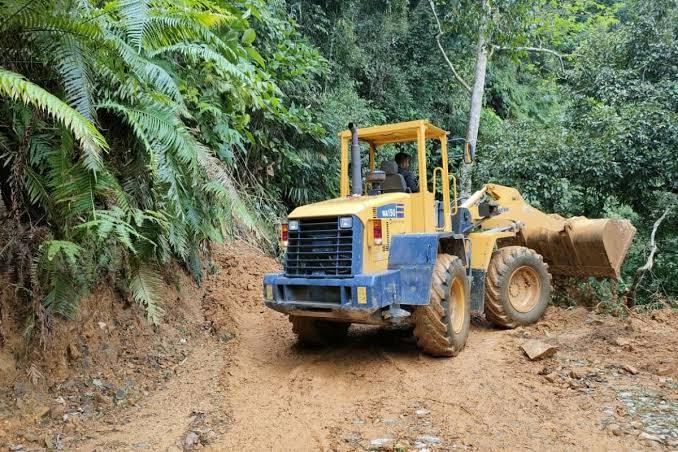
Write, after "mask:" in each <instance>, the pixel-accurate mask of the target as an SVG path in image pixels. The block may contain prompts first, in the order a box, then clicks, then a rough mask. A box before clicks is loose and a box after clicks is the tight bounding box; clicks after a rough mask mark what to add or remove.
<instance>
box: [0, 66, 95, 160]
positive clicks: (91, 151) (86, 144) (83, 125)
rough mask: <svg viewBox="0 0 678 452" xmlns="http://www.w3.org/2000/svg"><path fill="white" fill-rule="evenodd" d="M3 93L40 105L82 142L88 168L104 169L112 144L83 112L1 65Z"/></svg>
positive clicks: (15, 98)
mask: <svg viewBox="0 0 678 452" xmlns="http://www.w3.org/2000/svg"><path fill="white" fill-rule="evenodd" d="M0 95H4V96H7V97H9V98H11V99H13V100H20V101H21V102H24V103H26V104H28V105H32V106H34V107H37V108H39V109H41V110H43V111H44V112H45V113H47V114H48V115H50V116H52V117H53V118H55V119H56V120H57V121H60V122H61V123H63V124H64V125H65V126H66V127H67V128H68V129H69V130H70V131H71V132H72V133H73V135H74V136H75V137H76V139H77V140H78V141H79V142H80V146H81V148H82V150H83V162H84V164H85V167H86V168H87V169H88V170H90V171H97V170H98V169H100V168H101V154H102V152H103V151H105V150H106V149H108V143H106V140H105V139H104V137H103V136H102V135H101V133H99V131H98V130H97V128H96V127H94V125H93V124H92V123H91V122H90V121H88V120H87V118H85V117H84V116H83V115H82V114H81V113H78V112H77V111H76V110H74V109H73V108H71V107H70V106H69V105H68V104H66V103H65V102H63V101H62V100H61V99H59V98H58V97H56V96H54V95H53V94H51V93H49V92H48V91H45V90H44V89H42V88H41V87H39V86H38V85H36V84H34V83H32V82H30V81H28V80H26V79H25V78H24V77H23V76H22V75H20V74H17V73H16V72H11V71H8V70H6V69H3V68H0Z"/></svg>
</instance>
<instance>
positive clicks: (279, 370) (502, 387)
mask: <svg viewBox="0 0 678 452" xmlns="http://www.w3.org/2000/svg"><path fill="white" fill-rule="evenodd" d="M549 313H550V314H555V316H556V318H555V319H554V320H553V322H551V323H547V324H546V328H548V329H554V328H553V327H554V326H556V322H559V321H562V322H563V324H562V325H561V326H560V327H557V326H556V328H557V329H561V328H562V329H563V335H564V336H563V339H564V342H565V343H564V344H559V345H560V346H561V351H560V352H559V353H558V354H557V355H556V357H555V358H553V359H551V360H549V362H547V363H544V362H540V363H533V362H529V361H528V360H527V359H526V358H525V357H524V356H523V355H522V352H521V351H520V349H519V344H520V343H521V341H523V340H524V339H525V336H530V337H535V336H538V337H542V336H544V334H543V331H545V330H544V329H542V330H541V331H540V330H539V329H537V328H531V329H527V330H520V331H518V332H515V331H514V332H512V331H500V330H495V329H492V328H490V327H488V326H485V325H478V324H475V325H474V326H473V327H472V331H471V335H470V338H469V342H468V345H467V348H466V349H465V350H464V351H463V352H462V353H461V354H460V355H459V356H457V357H456V358H452V359H434V358H429V357H426V356H423V355H421V354H420V353H419V352H418V351H417V349H416V346H415V343H414V340H413V339H412V338H411V336H410V334H409V332H408V331H404V330H397V329H385V328H381V329H379V328H368V327H353V328H352V330H351V333H350V335H349V338H348V341H347V343H346V344H344V345H342V346H341V347H338V348H333V349H305V348H300V347H299V346H297V345H295V340H294V337H293V335H292V334H291V328H290V324H289V322H288V321H287V320H286V319H285V318H284V317H283V316H281V315H279V314H277V313H274V312H270V311H268V310H265V309H261V308H256V309H252V310H250V311H249V312H243V313H241V314H240V315H238V318H237V323H238V325H239V328H238V331H239V333H238V335H237V337H236V339H234V340H232V341H230V342H229V343H228V344H226V345H225V346H224V345H223V344H220V343H218V342H216V341H214V340H213V339H206V341H205V342H204V343H202V344H197V346H196V349H195V352H194V354H193V355H192V356H191V357H190V358H189V359H188V361H189V362H187V363H186V364H185V366H186V369H187V370H186V371H182V372H180V373H179V374H178V375H177V377H176V378H175V380H173V381H172V382H171V383H170V384H168V385H167V387H166V388H165V389H164V390H162V391H160V392H159V393H158V394H156V395H155V396H154V397H152V398H150V399H149V400H147V401H146V402H145V404H144V406H142V407H140V408H138V409H137V410H136V411H135V412H131V413H129V414H128V418H127V421H126V422H125V423H120V425H116V426H115V431H112V432H104V431H100V432H98V433H97V436H98V437H97V438H95V439H93V440H92V441H91V442H88V443H85V444H81V445H80V447H81V448H82V449H88V448H91V447H93V446H94V447H96V446H98V447H99V448H101V449H102V450H103V449H110V448H130V447H134V446H135V445H136V446H137V447H142V446H143V447H144V448H146V447H148V448H151V449H166V448H176V446H175V444H177V442H178V443H179V444H180V445H182V446H183V445H185V444H183V443H182V442H181V440H182V438H184V435H185V434H186V432H188V431H190V430H191V429H195V423H196V417H200V416H203V417H204V418H205V419H202V418H200V419H201V420H203V421H204V422H205V423H206V424H208V425H210V427H211V428H215V429H216V430H215V431H216V433H215V436H214V437H213V438H212V439H209V440H207V441H204V442H203V444H199V446H200V447H207V448H211V449H214V450H252V451H257V450H271V449H272V450H355V449H370V448H379V447H384V448H393V447H396V446H398V447H403V448H405V449H411V448H417V447H418V448H429V449H449V448H472V449H516V448H519V449H534V450H543V449H554V448H555V449H563V448H570V449H591V448H593V449H628V448H643V447H649V446H652V445H656V446H659V443H657V442H653V441H648V440H643V439H642V438H639V437H638V436H637V434H638V432H633V431H631V430H629V431H628V432H624V430H623V429H626V428H627V427H626V426H625V424H624V422H625V419H624V418H628V419H626V421H628V422H626V424H628V429H630V428H632V427H631V423H632V422H633V419H632V416H630V415H628V413H624V412H623V409H624V406H623V403H621V402H620V401H619V398H618V397H617V392H616V388H619V387H626V386H635V387H637V386H638V385H647V386H648V387H649V386H652V387H657V382H658V381H659V380H658V379H657V377H656V376H653V375H651V374H650V373H645V372H641V373H639V374H637V375H631V374H628V373H626V372H619V371H618V369H617V368H615V367H613V366H612V364H607V363H605V362H604V360H601V359H600V358H601V357H600V356H599V355H598V354H597V350H596V347H592V348H591V350H590V351H586V350H579V349H578V347H580V346H581V345H582V342H581V341H590V333H591V332H592V331H591V328H592V327H591V324H590V323H589V324H587V323H586V319H587V317H589V316H590V315H589V314H588V313H586V312H585V311H584V310H580V311H578V312H576V313H566V312H563V311H562V310H559V309H556V308H551V310H550V312H549ZM552 317H553V315H552ZM577 324H579V325H578V326H575V325H577ZM619 328H620V331H619V332H616V333H613V334H622V333H623V326H622V325H621V324H620V325H619ZM668 332H670V330H668V331H667V333H668ZM558 335H559V332H558V331H555V332H551V333H549V335H548V336H546V339H549V338H550V340H551V342H558ZM568 343H569V345H568ZM671 346H672V347H675V341H674V343H673V344H672V345H671ZM673 350H675V348H674V349H673ZM666 353H667V354H668V353H671V349H669V350H666ZM618 358H619V357H617V359H618ZM624 359H625V360H626V361H629V359H630V358H629V356H624ZM581 363H587V364H592V363H596V365H597V366H598V367H597V369H596V375H597V376H598V377H600V378H597V380H600V381H599V382H596V381H595V379H593V378H588V377H586V376H583V377H582V379H572V378H570V377H568V372H571V370H570V369H571V368H572V369H579V368H580V367H581ZM545 365H546V366H551V367H553V368H554V369H559V371H558V370H556V371H555V373H556V375H557V374H558V372H560V374H562V375H564V377H560V379H561V380H562V381H557V382H555V383H551V382H549V381H547V380H546V379H545V378H544V376H543V375H540V371H542V369H543V367H544V366H545ZM610 366H612V367H610ZM541 373H544V372H541ZM601 375H602V377H601ZM572 382H574V383H575V384H572ZM664 392H665V393H666V395H667V397H668V400H669V401H671V400H673V401H674V402H675V400H676V391H675V388H673V389H671V387H669V388H668V389H665V390H664ZM610 411H611V412H612V414H611V416H612V418H610V419H608V418H606V416H608V417H609V416H610ZM196 413H197V414H196ZM669 415H670V416H671V415H672V416H676V415H677V413H676V412H675V411H673V412H672V413H669ZM674 419H675V418H674ZM612 422H614V425H617V424H621V425H622V427H621V428H622V431H621V432H618V433H619V436H617V434H616V433H617V432H612V433H611V432H610V429H608V428H606V424H611V423H612ZM669 422H671V420H670V419H669ZM215 426H216V427H215ZM198 430H199V429H198ZM667 444H668V443H664V445H667Z"/></svg>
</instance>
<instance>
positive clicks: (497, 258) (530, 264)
mask: <svg viewBox="0 0 678 452" xmlns="http://www.w3.org/2000/svg"><path fill="white" fill-rule="evenodd" d="M550 299H551V274H550V273H549V270H548V265H547V264H546V263H545V262H544V259H543V258H542V256H541V255H540V254H537V253H536V252H535V251H534V250H531V249H529V248H526V247H524V246H507V247H504V248H500V249H499V250H497V251H495V252H494V253H493V254H492V259H491V260H490V265H489V267H488V269H487V275H486V277H485V317H486V318H487V320H489V321H491V322H492V323H494V324H495V325H497V326H500V327H503V328H515V327H517V326H520V325H529V324H531V323H535V322H536V321H537V320H539V319H540V318H541V316H542V315H543V314H544V311H545V310H546V306H547V305H548V304H549V300H550Z"/></svg>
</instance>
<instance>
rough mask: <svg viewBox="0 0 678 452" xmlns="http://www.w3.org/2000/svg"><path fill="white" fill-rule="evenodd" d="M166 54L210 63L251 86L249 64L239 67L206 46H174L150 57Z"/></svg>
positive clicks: (157, 50)
mask: <svg viewBox="0 0 678 452" xmlns="http://www.w3.org/2000/svg"><path fill="white" fill-rule="evenodd" d="M164 53H178V54H180V55H183V56H184V57H187V58H191V59H196V60H202V61H210V62H212V63H213V64H214V65H215V67H216V68H217V70H218V71H219V72H221V73H222V74H223V75H230V76H231V77H233V78H235V79H237V80H239V81H240V82H241V83H243V84H249V83H250V82H251V79H250V77H249V74H248V72H247V71H248V70H249V69H251V68H252V67H251V65H249V63H244V62H242V63H241V64H239V65H235V64H233V63H231V62H230V61H228V59H226V58H225V57H224V56H223V55H222V54H220V53H219V52H216V51H215V50H214V49H212V48H210V47H207V46H206V45H203V44H194V43H179V44H173V45H168V46H164V47H160V48H158V49H155V50H153V51H152V52H150V55H152V56H157V55H160V54H164ZM243 69H244V71H243Z"/></svg>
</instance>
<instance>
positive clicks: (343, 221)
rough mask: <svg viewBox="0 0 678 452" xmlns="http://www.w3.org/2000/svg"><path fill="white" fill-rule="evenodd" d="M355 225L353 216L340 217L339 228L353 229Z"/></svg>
mask: <svg viewBox="0 0 678 452" xmlns="http://www.w3.org/2000/svg"><path fill="white" fill-rule="evenodd" d="M352 227H353V217H341V218H339V229H351V228H352Z"/></svg>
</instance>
